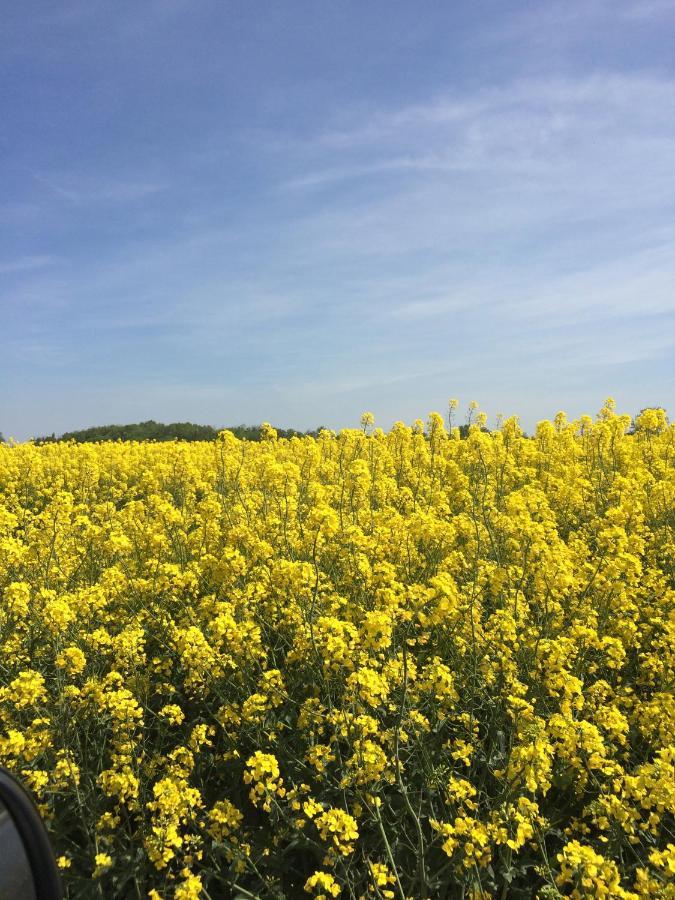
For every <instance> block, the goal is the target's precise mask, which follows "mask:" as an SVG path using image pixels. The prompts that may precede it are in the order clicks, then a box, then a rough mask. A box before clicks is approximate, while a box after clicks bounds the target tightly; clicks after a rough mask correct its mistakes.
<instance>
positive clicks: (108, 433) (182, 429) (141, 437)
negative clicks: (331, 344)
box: [0, 419, 321, 444]
mask: <svg viewBox="0 0 675 900" xmlns="http://www.w3.org/2000/svg"><path fill="white" fill-rule="evenodd" d="M227 430H228V431H231V432H232V434H233V435H234V436H235V437H238V438H240V439H241V440H247V441H259V440H260V435H261V432H262V426H261V425H234V426H231V427H230V428H228V429H227ZM320 430H321V429H316V430H315V431H306V432H302V431H296V430H295V429H293V428H286V429H284V428H279V429H277V433H278V435H279V437H282V438H291V437H303V436H305V435H311V436H312V437H316V436H317V435H318V433H319V431H320ZM220 431H221V429H218V428H214V427H213V426H212V425H195V424H194V423H193V422H171V423H170V424H169V425H165V424H164V423H163V422H155V421H153V420H152V419H149V420H148V421H147V422H136V423H134V424H131V425H95V426H93V427H91V428H82V429H80V430H79V431H66V432H64V433H63V434H62V435H61V436H60V437H58V438H57V437H56V435H55V434H52V435H48V436H46V437H40V438H38V439H37V440H36V443H38V444H47V443H53V442H54V441H75V442H76V443H78V444H83V443H96V442H98V441H174V440H178V441H215V440H216V438H217V437H218V435H219V434H220ZM0 440H2V437H1V436H0Z"/></svg>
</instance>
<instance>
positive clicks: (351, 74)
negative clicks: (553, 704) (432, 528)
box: [0, 0, 675, 439]
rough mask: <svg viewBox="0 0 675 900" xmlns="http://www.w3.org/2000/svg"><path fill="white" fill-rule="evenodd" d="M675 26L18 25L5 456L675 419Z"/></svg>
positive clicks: (528, 19) (516, 6)
mask: <svg viewBox="0 0 675 900" xmlns="http://www.w3.org/2000/svg"><path fill="white" fill-rule="evenodd" d="M674 39H675V0H674V2H670V0H583V2H577V0H564V2H557V0H547V2H545V3H540V4H535V3H525V2H504V0H492V2H486V0H478V2H475V0H474V2H468V0H464V2H457V3H443V4H440V3H430V2H426V0H423V2H412V0H411V2H392V0H387V2H384V0H369V2H368V3H363V2H352V0H341V2H336V3H323V2H316V0H286V2H283V3H271V2H268V3H245V2H223V0H133V2H130V0H114V2H113V0H62V2H59V3H58V4H54V3H52V2H45V0H42V2H34V0H24V2H22V3H20V4H5V5H4V7H3V10H2V14H1V16H0V431H2V432H3V433H4V434H5V436H6V437H8V436H10V435H12V436H14V437H16V438H18V439H25V438H27V437H29V436H32V435H39V434H45V433H51V432H52V431H55V432H57V433H60V432H62V431H65V430H70V429H73V428H79V427H85V426H88V425H94V424H103V423H109V422H130V421H139V420H143V419H149V418H154V419H157V420H162V421H176V420H191V421H195V422H205V423H210V424H214V425H224V424H236V423H239V422H251V423H253V422H260V421H263V420H269V421H272V422H273V423H275V424H277V425H280V426H294V427H298V428H308V427H312V426H315V425H317V424H325V425H328V426H330V427H333V428H339V427H342V426H355V425H357V424H358V418H359V415H360V413H361V412H362V411H363V410H364V409H369V410H372V411H373V412H374V413H375V416H376V420H377V422H378V424H381V425H382V426H383V427H388V426H389V425H391V423H392V422H393V421H395V420H396V419H403V420H406V421H412V420H413V419H415V418H417V417H418V416H420V417H424V416H425V415H426V414H427V413H428V412H429V411H430V410H439V411H440V412H444V411H445V410H446V408H447V400H448V398H449V397H459V398H460V399H461V400H462V401H463V403H464V404H466V403H468V401H469V400H471V399H476V400H478V402H479V403H480V405H481V408H483V409H485V411H486V412H487V413H488V414H489V416H490V418H491V420H492V419H494V416H495V415H496V414H497V413H503V414H506V415H510V414H513V413H516V414H519V415H520V416H521V418H522V421H523V423H524V425H525V426H526V427H527V428H528V429H529V428H531V427H532V426H533V425H534V423H535V422H536V421H537V420H538V419H541V418H544V417H550V416H553V415H554V414H555V413H556V411H557V410H558V409H565V410H566V411H567V412H568V414H569V415H571V416H576V415H580V414H581V413H584V412H590V413H594V412H595V411H597V410H598V409H599V407H600V406H601V405H602V402H603V400H604V398H605V397H606V396H608V395H612V396H614V397H615V398H616V400H617V404H618V407H619V409H620V410H621V411H624V412H629V413H635V412H636V411H637V410H638V409H639V408H640V407H642V406H646V405H656V404H658V405H666V406H667V407H669V412H670V413H671V414H672V413H673V407H675V57H674V56H673V52H672V47H673V40H674Z"/></svg>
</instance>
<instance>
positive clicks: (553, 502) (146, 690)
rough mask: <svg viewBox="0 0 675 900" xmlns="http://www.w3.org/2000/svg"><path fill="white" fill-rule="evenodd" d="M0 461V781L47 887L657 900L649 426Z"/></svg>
mask: <svg viewBox="0 0 675 900" xmlns="http://www.w3.org/2000/svg"><path fill="white" fill-rule="evenodd" d="M457 406H458V404H457V401H455V400H452V401H450V404H449V410H448V413H449V414H448V419H447V420H444V418H443V417H442V416H441V415H439V414H437V413H433V414H432V415H431V416H430V417H429V420H428V422H427V423H426V424H425V423H424V422H423V421H421V420H418V421H416V422H415V423H414V424H413V425H412V426H408V425H405V424H404V423H402V422H397V423H396V424H395V425H394V426H393V428H392V429H391V430H390V431H389V432H388V433H385V432H384V431H382V430H381V429H379V428H376V427H375V421H374V417H373V415H372V414H371V413H365V414H364V415H363V416H362V418H361V427H360V428H355V429H347V430H343V431H341V432H340V433H338V434H336V433H333V432H329V431H323V432H321V433H320V434H319V436H318V437H316V438H312V437H304V438H297V437H296V438H291V439H280V438H279V437H278V435H277V433H276V431H275V430H274V429H273V428H272V427H271V426H269V425H266V426H265V427H264V428H263V433H262V440H261V441H260V442H259V443H251V442H246V441H240V440H238V439H236V438H235V437H234V436H233V435H232V434H231V433H229V432H222V433H221V435H220V436H219V438H218V440H217V441H214V442H211V443H194V444H189V443H181V442H168V443H124V444H123V443H101V444H80V445H76V444H73V443H70V444H67V443H66V444H60V443H54V444H45V445H42V446H36V445H33V444H30V443H29V444H16V445H13V444H4V445H3V444H0V764H2V765H5V766H7V767H9V768H10V769H12V770H13V771H14V772H16V774H17V775H18V776H19V777H20V778H22V779H23V780H24V781H25V783H26V784H27V785H28V786H29V787H30V789H31V790H32V791H33V792H34V793H35V795H36V797H37V800H38V802H39V805H40V808H41V811H42V812H43V814H44V815H45V818H46V821H47V823H48V827H49V830H50V833H51V835H52V838H53V841H54V845H55V848H56V851H57V855H58V858H59V865H60V866H61V868H62V870H63V878H64V882H65V884H66V888H67V890H69V891H70V893H71V895H72V896H76V895H78V894H77V892H78V891H81V890H84V888H82V885H87V884H89V885H91V884H92V882H91V881H90V879H91V878H92V877H93V878H95V879H96V883H95V888H96V890H97V891H98V892H99V893H100V894H101V896H110V897H117V896H119V897H124V896H136V897H137V896H144V897H148V898H154V900H165V898H178V900H191V898H195V900H196V898H198V897H201V896H204V897H206V896H211V897H221V896H222V897H228V896H260V897H269V898H286V897H287V898H295V897H299V896H303V894H304V895H312V896H314V897H317V898H320V897H323V898H333V897H339V896H345V897H347V896H348V897H353V898H359V900H368V898H373V897H385V898H408V897H415V898H425V897H426V898H432V897H436V896H460V895H462V896H472V897H479V896H537V895H539V896H542V897H545V896H560V895H563V896H571V897H578V898H582V897H627V898H628V897H643V896H655V897H674V898H675V845H674V842H673V832H674V829H675V694H674V691H673V688H674V685H675V582H674V580H673V560H674V559H675V518H674V515H673V510H674V509H675V428H674V427H673V426H672V425H671V424H669V422H668V419H667V417H666V415H665V412H664V411H663V410H659V409H647V410H645V411H644V412H643V413H641V414H640V415H639V416H638V417H637V418H636V420H635V421H634V422H633V421H631V419H630V418H629V417H628V416H624V415H619V414H617V412H616V410H615V408H614V403H613V402H612V401H611V400H610V401H607V403H606V404H605V406H604V407H603V408H602V409H601V410H600V412H599V413H598V415H597V416H596V417H595V419H593V418H591V417H590V416H583V417H582V418H580V419H579V420H577V421H568V420H567V418H566V417H565V415H564V414H563V413H559V414H558V415H556V416H555V417H554V419H553V420H552V421H545V422H541V423H539V425H538V426H537V428H536V432H535V433H534V434H533V435H531V436H527V435H525V434H524V433H523V432H522V430H521V428H520V427H519V424H518V421H517V419H516V418H509V419H504V420H501V421H500V424H499V427H498V428H497V430H495V431H493V432H488V431H487V430H486V429H485V422H486V417H485V416H484V415H483V414H482V413H481V412H480V411H479V410H478V408H477V404H471V406H470V407H469V416H468V423H467V426H466V427H464V428H462V429H461V430H460V429H459V428H457V427H456V426H455V425H454V421H453V416H454V415H455V414H456V409H457Z"/></svg>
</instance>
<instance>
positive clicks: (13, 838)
mask: <svg viewBox="0 0 675 900" xmlns="http://www.w3.org/2000/svg"><path fill="white" fill-rule="evenodd" d="M0 898H2V900H24V898H25V900H35V887H34V885H33V876H32V875H31V869H30V863H29V862H28V857H27V856H26V851H25V849H24V846H23V841H22V840H21V837H20V836H19V832H18V831H17V829H16V825H15V824H14V820H13V819H12V817H11V816H10V814H9V813H8V812H7V808H6V807H5V806H4V805H3V803H2V801H1V800H0Z"/></svg>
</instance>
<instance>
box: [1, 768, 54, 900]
mask: <svg viewBox="0 0 675 900" xmlns="http://www.w3.org/2000/svg"><path fill="white" fill-rule="evenodd" d="M62 897H63V891H62V888H61V879H60V878H59V870H58V868H57V865H56V860H55V859H54V854H53V852H52V848H51V844H50V843H49V837H48V836H47V831H46V829H45V826H44V824H43V823H42V819H41V818H40V814H39V812H38V811H37V809H36V807H35V804H34V803H33V801H32V800H31V798H30V797H29V795H28V794H27V793H26V791H25V790H24V788H23V787H22V786H21V784H20V783H19V782H18V781H17V780H16V778H14V777H13V776H12V775H11V774H10V773H9V772H8V771H7V770H6V769H3V768H2V767H1V766H0V898H1V900H62Z"/></svg>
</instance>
